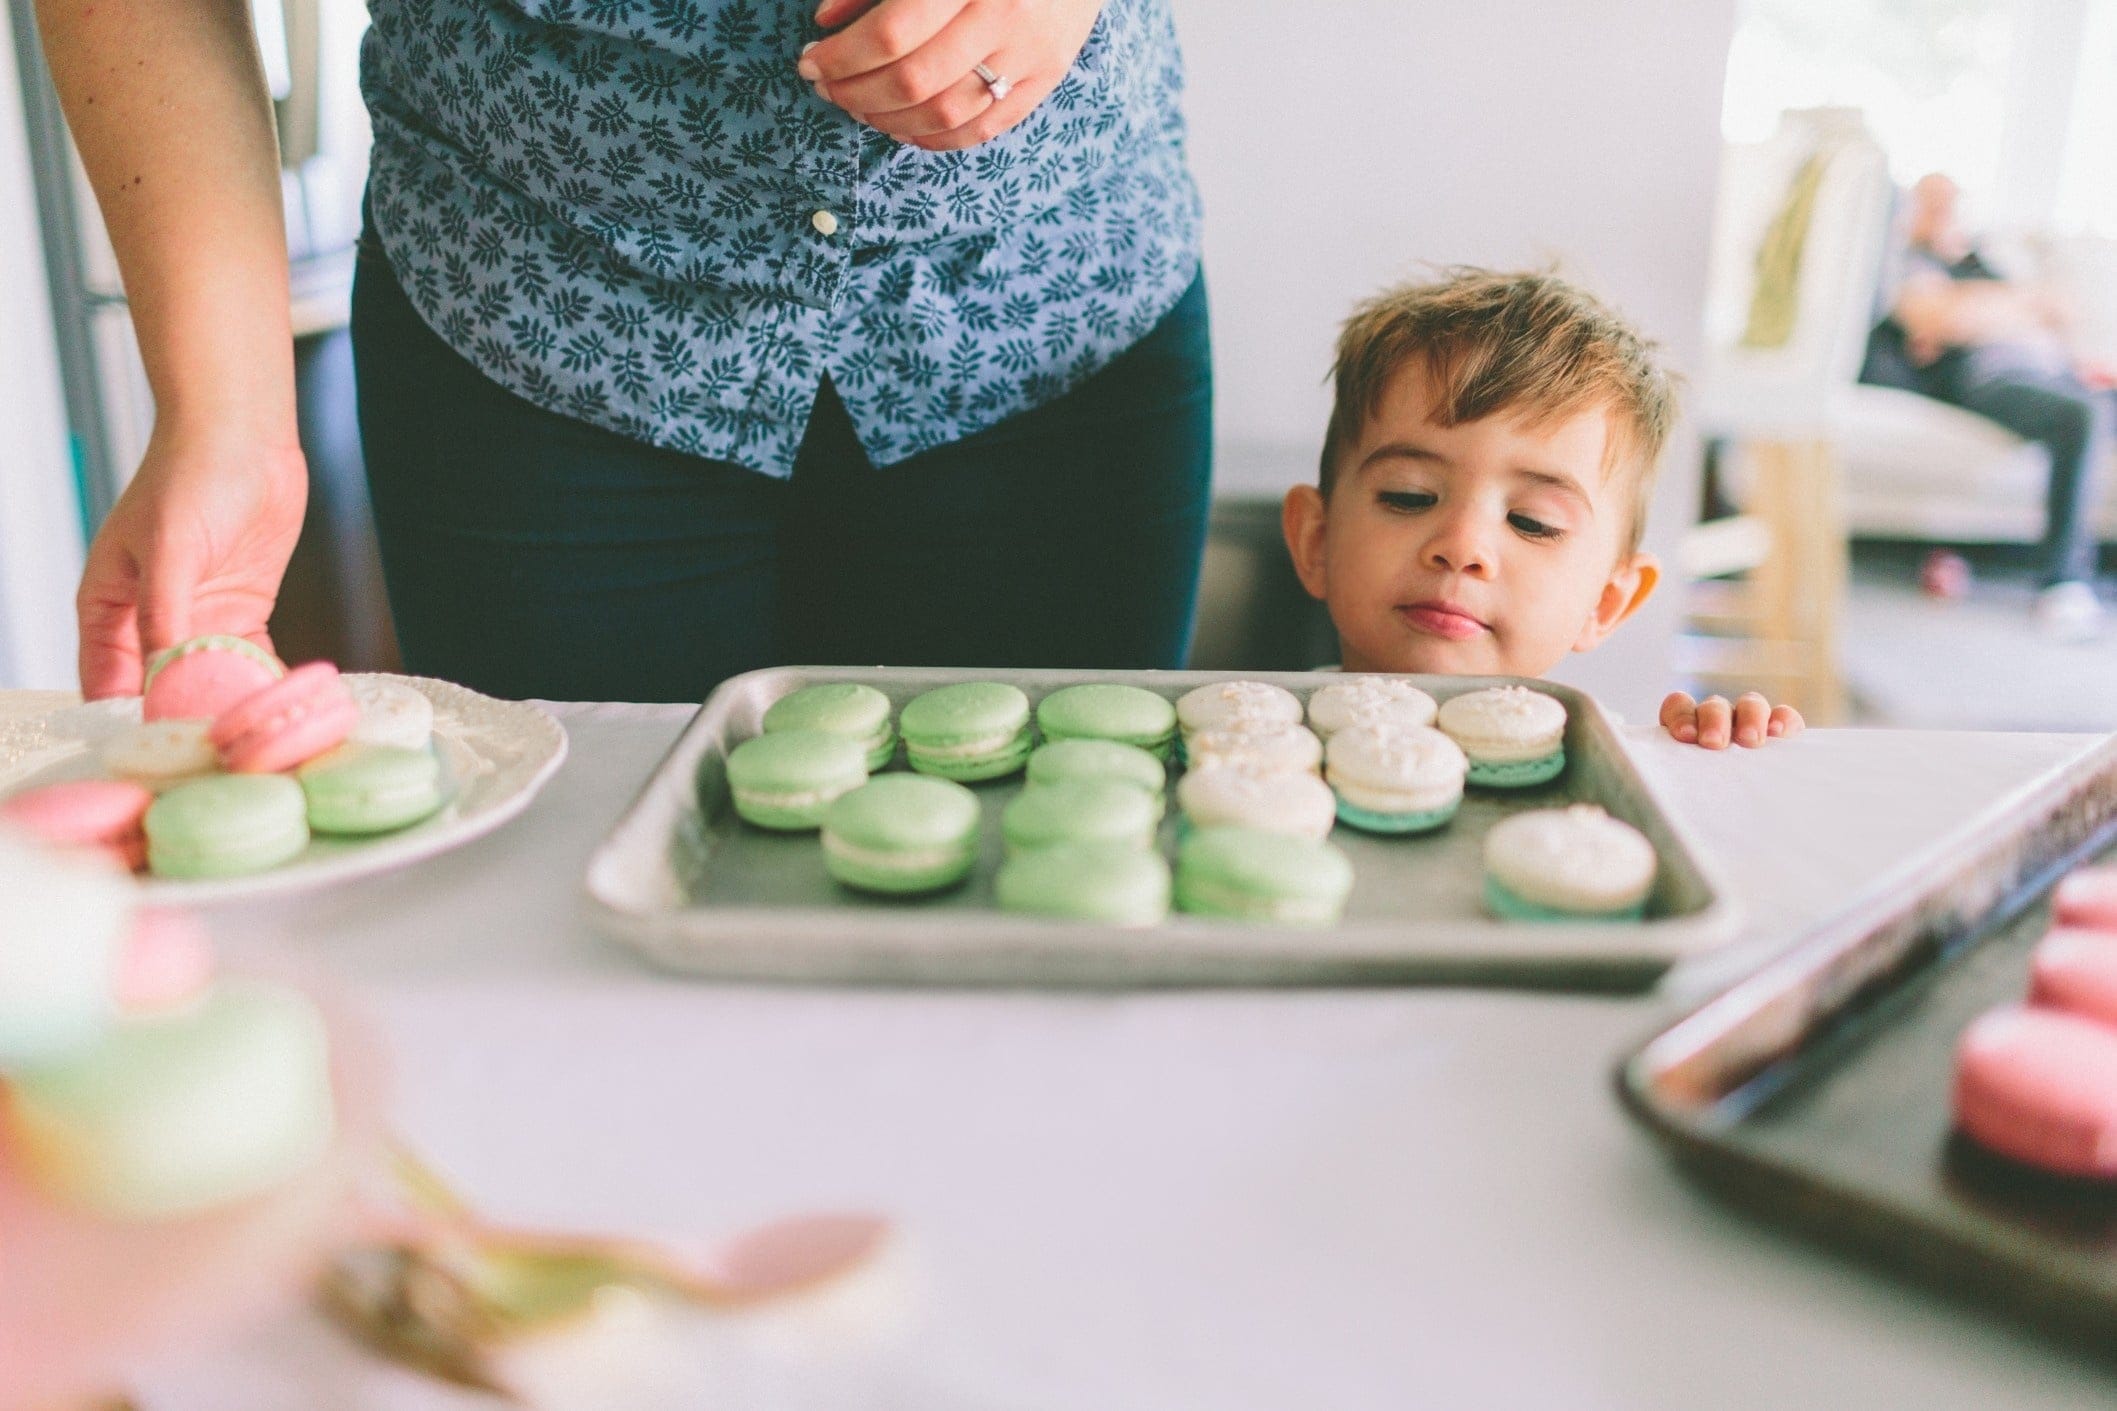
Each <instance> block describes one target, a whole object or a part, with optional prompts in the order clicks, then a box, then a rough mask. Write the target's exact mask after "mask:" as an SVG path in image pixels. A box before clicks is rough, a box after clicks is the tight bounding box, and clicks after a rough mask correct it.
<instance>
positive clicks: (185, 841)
mask: <svg viewBox="0 0 2117 1411" xmlns="http://www.w3.org/2000/svg"><path fill="white" fill-rule="evenodd" d="M308 843H309V824H308V801H307V799H306V797H305V796H304V795H303V793H302V788H301V785H300V784H298V783H296V782H295V781H294V780H293V779H291V778H289V777H287V776H286V775H283V774H216V775H213V776H211V777H209V778H205V779H195V780H193V781H192V782H190V783H188V784H179V785H178V786H177V787H176V788H174V789H171V790H170V791H169V792H168V793H166V794H163V795H162V796H161V797H160V798H159V799H156V800H155V802H154V807H152V808H150V809H148V810H147V861H148V865H149V866H150V867H151V868H152V869H153V870H154V873H155V875H156V876H160V877H238V876H244V875H247V874H249V873H252V872H262V871H264V870H266V869H267V868H271V867H277V866H278V865H279V864H280V863H282V862H287V861H290V860H291V859H293V858H294V857H295V856H297V855H298V854H299V853H300V852H301V850H302V849H303V848H305V847H307V846H308Z"/></svg>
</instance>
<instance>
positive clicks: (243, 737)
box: [208, 661, 360, 774]
mask: <svg viewBox="0 0 2117 1411" xmlns="http://www.w3.org/2000/svg"><path fill="white" fill-rule="evenodd" d="M359 723H360V707H359V706H358V705H356V704H354V701H353V693H352V692H351V691H350V690H348V689H347V688H346V684H345V681H344V679H343V678H341V677H340V676H339V674H338V668H337V667H335V666H333V665H331V663H329V662H327V661H312V662H310V663H308V664H307V665H305V666H297V667H295V668H294V669H293V670H292V671H290V672H288V673H287V674H286V675H285V676H283V677H281V678H280V679H279V680H277V681H274V682H273V683H272V684H271V685H269V686H266V687H265V688H264V689H263V690H261V691H257V692H255V693H254V694H252V695H249V696H245V697H244V698H243V699H242V700H241V701H239V702H237V703H236V704H235V705H233V706H231V707H229V708H228V709H227V710H226V711H223V712H222V713H221V715H220V717H219V718H218V719H216V720H215V721H214V722H213V728H212V730H211V731H209V732H208V738H209V739H211V740H212V741H213V747H214V748H215V749H217V750H219V751H220V755H221V763H223V764H225V765H226V766H227V767H228V769H229V771H230V772H231V773H235V774H277V773H279V772H281V771H283V770H288V769H293V768H294V767H296V766H297V765H302V764H306V763H308V762H309V761H310V760H312V759H314V758H316V756H318V755H320V754H322V753H323V752H324V751H326V750H329V749H334V748H336V747H337V746H339V745H341V744H343V743H345V739H346V737H347V736H348V735H350V734H352V733H353V727H354V726H356V725H358V724H359Z"/></svg>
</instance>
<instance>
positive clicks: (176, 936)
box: [117, 906, 213, 1014]
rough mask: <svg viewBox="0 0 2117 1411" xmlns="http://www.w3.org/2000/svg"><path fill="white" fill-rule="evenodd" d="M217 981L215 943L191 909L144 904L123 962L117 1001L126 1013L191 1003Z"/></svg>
mask: <svg viewBox="0 0 2117 1411" xmlns="http://www.w3.org/2000/svg"><path fill="white" fill-rule="evenodd" d="M212 980H213V943H212V941H211V940H209V939H208V938H207V935H206V928H205V926H204V925H202V924H201V923H200V922H199V920H198V918H197V917H195V916H193V915H192V914H191V913H190V912H188V911H176V910H172V909H170V908H167V907H152V906H143V907H141V908H140V909H139V910H138V911H136V912H134V913H133V918H132V934H131V935H130V936H129V937H127V939H126V941H125V947H124V951H123V953H122V954H121V955H120V956H119V958H118V975H117V1002H118V1008H119V1009H120V1010H122V1011H124V1012H125V1013H126V1014H153V1013H157V1012H159V1011H161V1010H165V1009H175V1008H177V1007H178V1006H179V1005H184V1004H189V1003H190V1002H191V1001H193V1000H195V999H197V998H198V997H199V996H200V995H202V994H204V993H205V991H206V987H207V985H209V984H210V983H211V982H212Z"/></svg>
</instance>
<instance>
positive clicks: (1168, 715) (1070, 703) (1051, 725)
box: [1036, 685, 1176, 760]
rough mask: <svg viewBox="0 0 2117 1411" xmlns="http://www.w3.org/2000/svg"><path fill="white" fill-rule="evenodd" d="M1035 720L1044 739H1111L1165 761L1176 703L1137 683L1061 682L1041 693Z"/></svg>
mask: <svg viewBox="0 0 2117 1411" xmlns="http://www.w3.org/2000/svg"><path fill="white" fill-rule="evenodd" d="M1036 723H1037V726H1038V728H1039V729H1041V730H1042V731H1043V732H1044V738H1045V739H1047V740H1115V741H1117V742H1118V743H1119V744H1121V745H1135V746H1137V747H1138V748H1140V749H1143V750H1145V751H1147V752H1148V753H1149V754H1151V755H1153V756H1154V757H1155V758H1156V759H1162V760H1165V759H1167V758H1168V757H1169V746H1170V744H1171V742H1173V741H1174V740H1175V738H1176V707H1175V706H1174V705H1172V704H1170V703H1169V701H1168V700H1167V698H1165V697H1163V696H1158V695H1156V694H1155V693H1154V692H1152V691H1149V690H1147V689H1146V688H1145V687H1143V686H1114V685H1090V686H1067V687H1064V688H1062V689H1060V690H1057V691H1053V692H1052V693H1051V694H1050V695H1048V696H1046V697H1044V699H1043V701H1042V702H1041V703H1040V704H1039V705H1038V706H1037V708H1036Z"/></svg>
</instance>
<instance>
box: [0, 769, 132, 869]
mask: <svg viewBox="0 0 2117 1411" xmlns="http://www.w3.org/2000/svg"><path fill="white" fill-rule="evenodd" d="M153 803H154V791H153V790H152V789H149V788H147V787H146V786H144V785H141V784H135V783H132V782H130V781H127V780H119V779H71V780H67V781H66V782H64V783H59V784H45V785H41V786H39V787H37V788H34V789H27V790H24V791H23V792H22V793H19V794H15V795H13V796H11V797H10V798H8V799H7V800H6V801H4V802H0V820H4V821H6V822H7V823H10V824H12V825H14V826H15V827H18V828H20V829H22V830H23V831H24V832H26V833H29V834H30V835H31V836H33V837H35V838H37V839H39V840H41V841H43V842H45V843H48V844H50V845H51V846H53V847H64V848H85V849H91V850H94V851H97V852H100V853H103V854H104V855H106V856H108V857H110V858H111V859H112V860H114V861H116V862H117V863H118V864H119V865H121V866H123V867H124V868H125V869H126V870H127V871H133V872H136V871H138V870H139V869H140V868H141V867H142V866H143V865H145V862H146V847H147V840H146V837H145V835H144V834H143V833H142V832H141V822H142V820H143V819H144V818H145V817H146V814H147V810H148V807H149V806H150V805H152V804H153Z"/></svg>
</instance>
